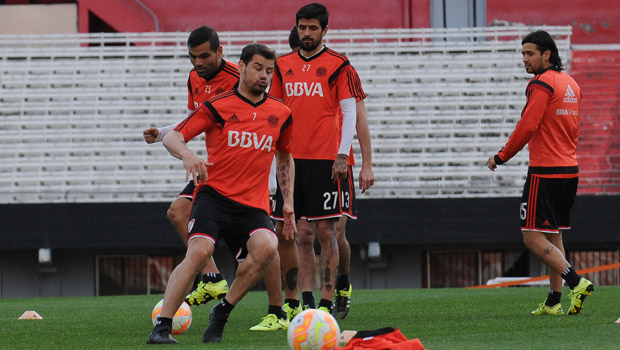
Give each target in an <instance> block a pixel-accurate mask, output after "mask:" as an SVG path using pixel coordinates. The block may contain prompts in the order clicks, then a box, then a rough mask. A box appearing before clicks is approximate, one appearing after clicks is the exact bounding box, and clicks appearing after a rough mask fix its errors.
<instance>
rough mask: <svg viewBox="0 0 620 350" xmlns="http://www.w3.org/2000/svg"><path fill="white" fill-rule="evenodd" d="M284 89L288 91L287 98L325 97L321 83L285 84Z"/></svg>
mask: <svg viewBox="0 0 620 350" xmlns="http://www.w3.org/2000/svg"><path fill="white" fill-rule="evenodd" d="M284 88H285V89H286V95H287V96H314V95H319V96H321V97H323V87H322V86H321V83H319V82H311V83H309V84H308V82H306V81H304V82H296V83H285V84H284Z"/></svg>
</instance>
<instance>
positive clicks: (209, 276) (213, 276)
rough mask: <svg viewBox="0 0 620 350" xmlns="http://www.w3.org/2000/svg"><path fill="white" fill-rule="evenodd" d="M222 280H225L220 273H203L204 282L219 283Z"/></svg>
mask: <svg viewBox="0 0 620 350" xmlns="http://www.w3.org/2000/svg"><path fill="white" fill-rule="evenodd" d="M221 280H223V278H222V275H220V274H219V273H214V272H207V273H205V274H204V275H202V281H203V282H204V283H207V282H211V283H217V282H219V281H221Z"/></svg>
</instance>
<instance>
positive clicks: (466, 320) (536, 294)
mask: <svg viewBox="0 0 620 350" xmlns="http://www.w3.org/2000/svg"><path fill="white" fill-rule="evenodd" d="M546 293H547V289H546V288H543V287H536V288H532V287H525V288H504V289H483V290H474V289H406V290H403V289H392V290H358V289H356V290H355V291H354V293H353V298H352V306H351V312H350V314H349V316H348V317H347V319H346V320H344V321H341V322H340V328H341V330H347V329H353V330H369V329H377V328H382V327H387V326H392V327H397V328H399V329H400V330H401V331H402V332H403V333H404V334H405V335H406V336H407V337H408V338H410V339H411V338H420V340H421V341H422V343H423V344H424V346H425V347H426V348H428V349H432V350H441V349H545V350H549V349H599V350H600V349H619V348H620V324H616V323H615V321H616V320H617V319H618V318H620V299H619V298H618V295H620V287H596V289H595V291H594V293H593V295H592V296H590V297H588V298H587V299H586V302H585V304H584V305H585V309H584V312H583V313H582V314H580V315H577V316H532V315H530V314H529V313H530V311H531V310H533V309H535V308H536V307H537V306H538V303H540V302H542V301H543V300H544V298H545V296H546ZM161 298H162V295H142V296H113V297H75V298H36V299H3V300H0V349H37V350H41V349H148V348H151V349H152V348H153V347H154V346H152V345H146V344H145V341H146V337H147V336H148V334H149V332H150V331H151V329H152V324H151V316H150V315H151V309H152V308H153V306H154V305H155V303H156V302H157V301H159V299H161ZM562 304H563V307H564V310H567V309H568V306H569V302H568V289H567V288H564V295H563V297H562ZM212 305H213V302H211V303H209V304H207V305H206V306H205V305H202V306H198V307H196V306H195V307H193V308H192V311H193V322H192V326H191V327H190V329H189V330H188V331H187V332H185V333H184V334H182V335H178V336H176V339H177V340H178V341H179V343H180V344H179V345H177V347H179V348H183V349H205V348H208V349H227V350H228V349H282V350H285V349H288V346H287V343H286V332H284V331H277V332H250V331H248V328H250V327H251V326H253V325H255V324H256V323H258V322H259V321H260V320H261V317H262V316H264V314H265V312H266V311H267V295H266V293H265V292H251V293H250V294H248V296H247V297H246V298H245V299H244V300H243V301H242V302H241V303H240V304H239V305H237V307H236V308H235V310H234V311H233V313H232V314H231V317H230V319H229V322H228V324H227V326H226V329H225V332H224V339H223V341H222V343H219V344H209V345H208V346H207V345H205V344H202V342H201V336H202V332H203V331H204V328H205V327H206V324H207V322H208V314H209V310H210V308H211V306H212ZM26 310H35V311H37V312H38V313H39V314H40V315H41V316H42V317H43V320H18V319H17V318H18V317H19V316H20V315H21V314H22V313H23V312H24V311H26ZM155 348H161V346H155Z"/></svg>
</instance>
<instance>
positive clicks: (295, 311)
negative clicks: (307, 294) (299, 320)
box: [282, 303, 302, 321]
mask: <svg viewBox="0 0 620 350" xmlns="http://www.w3.org/2000/svg"><path fill="white" fill-rule="evenodd" d="M282 310H284V312H286V316H287V317H288V320H289V321H292V320H293V317H295V316H297V315H298V314H299V313H300V312H301V311H302V310H301V305H300V306H297V308H295V309H293V308H292V307H290V306H289V305H288V303H286V304H284V305H283V306H282Z"/></svg>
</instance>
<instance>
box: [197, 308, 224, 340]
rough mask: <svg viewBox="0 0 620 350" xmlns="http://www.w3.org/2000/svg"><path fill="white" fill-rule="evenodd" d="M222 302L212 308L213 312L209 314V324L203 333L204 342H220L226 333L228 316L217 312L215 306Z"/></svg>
mask: <svg viewBox="0 0 620 350" xmlns="http://www.w3.org/2000/svg"><path fill="white" fill-rule="evenodd" d="M219 305H220V304H217V305H215V306H213V307H212V308H211V313H210V314H209V325H208V326H207V329H205V332H204V333H202V342H203V343H219V342H221V341H222V334H224V326H225V325H226V322H228V317H227V316H224V315H222V316H219V315H216V314H215V308H216V307H218V306H219Z"/></svg>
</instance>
